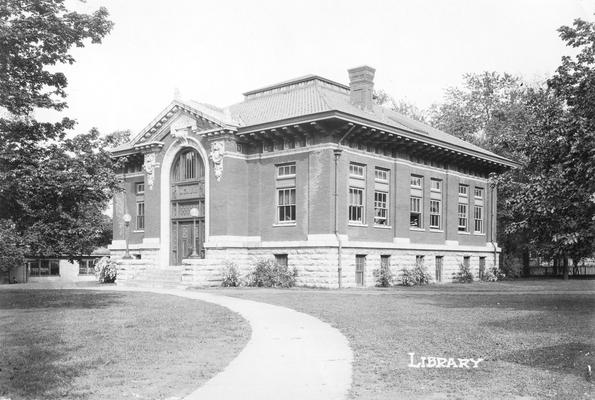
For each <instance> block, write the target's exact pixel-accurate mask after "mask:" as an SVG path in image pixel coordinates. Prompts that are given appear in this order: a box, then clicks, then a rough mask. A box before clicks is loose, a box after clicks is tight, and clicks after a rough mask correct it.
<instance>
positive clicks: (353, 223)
mask: <svg viewBox="0 0 595 400" xmlns="http://www.w3.org/2000/svg"><path fill="white" fill-rule="evenodd" d="M347 225H348V226H361V227H364V228H367V227H368V224H361V223H359V222H349V223H347Z"/></svg>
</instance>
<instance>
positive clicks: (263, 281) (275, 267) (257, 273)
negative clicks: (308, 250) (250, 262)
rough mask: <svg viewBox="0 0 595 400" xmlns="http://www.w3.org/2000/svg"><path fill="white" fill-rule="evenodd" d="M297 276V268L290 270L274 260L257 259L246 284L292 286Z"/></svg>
mask: <svg viewBox="0 0 595 400" xmlns="http://www.w3.org/2000/svg"><path fill="white" fill-rule="evenodd" d="M296 278H297V269H295V268H293V269H292V270H290V269H289V267H287V266H284V265H279V264H277V263H276V262H275V261H274V260H270V259H259V260H257V261H256V265H255V266H254V270H253V271H252V272H251V273H250V276H249V278H248V286H256V287H283V288H288V287H293V286H295V282H296Z"/></svg>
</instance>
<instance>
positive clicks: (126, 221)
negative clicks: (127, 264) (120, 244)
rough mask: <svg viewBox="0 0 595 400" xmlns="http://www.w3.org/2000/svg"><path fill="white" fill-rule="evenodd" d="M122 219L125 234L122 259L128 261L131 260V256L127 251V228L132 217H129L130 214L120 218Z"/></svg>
mask: <svg viewBox="0 0 595 400" xmlns="http://www.w3.org/2000/svg"><path fill="white" fill-rule="evenodd" d="M122 219H123V220H124V226H125V227H126V232H125V237H126V253H125V254H124V257H122V258H124V259H126V260H129V259H131V258H132V256H131V255H130V251H129V249H128V227H129V226H130V221H131V220H132V217H131V216H130V214H128V213H126V214H124V215H123V216H122Z"/></svg>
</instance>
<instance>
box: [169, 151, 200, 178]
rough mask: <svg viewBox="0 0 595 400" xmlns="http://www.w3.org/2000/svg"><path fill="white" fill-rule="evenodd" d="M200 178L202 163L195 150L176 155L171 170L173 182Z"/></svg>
mask: <svg viewBox="0 0 595 400" xmlns="http://www.w3.org/2000/svg"><path fill="white" fill-rule="evenodd" d="M199 176H202V163H201V162H200V160H199V159H198V153H197V152H196V151H195V150H186V151H183V152H182V153H180V154H179V155H178V159H177V160H176V162H175V164H174V168H173V181H174V182H183V181H189V180H193V179H197V178H198V177H199Z"/></svg>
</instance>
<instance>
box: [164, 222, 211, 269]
mask: <svg viewBox="0 0 595 400" xmlns="http://www.w3.org/2000/svg"><path fill="white" fill-rule="evenodd" d="M171 233H172V235H171V237H172V257H171V262H172V265H181V264H182V260H183V259H185V258H190V256H191V255H192V251H193V249H194V248H196V254H197V255H198V256H199V257H200V258H204V247H203V244H204V241H205V240H204V237H205V220H204V218H197V219H196V224H195V222H194V220H186V219H180V220H172V227H171Z"/></svg>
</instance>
